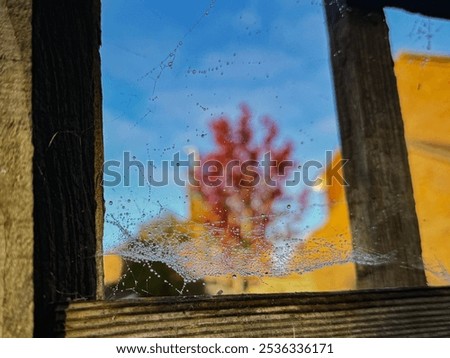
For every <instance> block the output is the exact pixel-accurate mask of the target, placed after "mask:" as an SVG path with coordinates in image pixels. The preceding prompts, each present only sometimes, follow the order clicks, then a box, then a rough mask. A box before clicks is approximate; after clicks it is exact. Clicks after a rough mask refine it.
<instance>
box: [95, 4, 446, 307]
mask: <svg viewBox="0 0 450 358" xmlns="http://www.w3.org/2000/svg"><path fill="white" fill-rule="evenodd" d="M408 16H409V15H405V14H404V13H403V12H398V11H393V10H392V11H391V10H389V11H388V20H389V23H391V22H392V23H395V24H396V25H395V26H393V29H392V30H391V35H392V39H391V40H392V41H391V42H392V45H393V53H394V55H395V58H396V61H397V64H396V71H397V76H398V79H399V81H400V82H401V81H403V82H402V83H399V88H400V96H401V101H402V110H403V111H404V115H405V114H406V112H405V111H406V110H405V108H404V106H405V103H406V102H405V101H410V102H411V101H415V100H408V99H404V98H406V97H407V96H408V94H407V92H406V91H404V90H403V88H404V87H405V86H407V85H406V82H407V81H409V80H410V77H411V76H410V72H411V73H412V72H414V73H416V72H417V70H416V69H411V70H408V69H406V70H402V67H401V66H402V64H408V65H410V64H411V66H413V65H414V66H415V65H416V64H418V68H419V69H420V68H423V65H424V64H426V65H427V66H428V59H430V58H431V57H432V56H431V51H435V53H440V54H441V55H442V54H445V53H444V51H445V50H443V48H444V38H445V33H447V34H448V29H447V28H444V27H442V26H441V27H440V25H439V26H438V25H436V24H437V23H436V24H435V22H433V23H432V25H430V24H429V23H428V22H427V21H428V20H417V19H418V18H416V17H413V21H411V17H408ZM421 21H425V22H421ZM433 21H434V20H433ZM424 24H425V25H424ZM439 24H441V23H440V22H439ZM427 31H428V32H427ZM430 32H431V34H432V36H431V37H430V36H429V34H430ZM443 34H444V35H443ZM447 38H448V37H447ZM441 46H442V47H441ZM402 51H403V52H402ZM412 52H414V54H411V53H412ZM417 52H420V53H421V54H423V53H425V54H426V56H425V57H423V61H422V57H420V55H417ZM433 53H434V52H433ZM417 56H419V57H417ZM418 58H420V60H418ZM421 61H422V62H423V63H422V62H421ZM441 62H442V61H441ZM441 62H439V63H441ZM421 66H422V67H421ZM330 68H331V66H330V55H329V50H328V41H327V29H326V23H325V17H324V14H323V5H322V2H321V1H295V0H284V1H277V2H262V1H250V0H246V1H240V2H231V1H209V0H202V1H195V2H179V1H173V0H172V1H152V2H146V1H137V0H135V1H131V2H130V1H122V0H115V1H108V2H104V3H103V46H102V72H103V92H104V128H105V129H104V133H105V157H106V160H105V167H104V189H105V200H106V218H105V237H104V246H105V261H104V262H105V280H106V284H107V295H108V297H110V298H120V297H124V296H127V297H129V296H146V295H188V294H212V295H216V294H219V295H220V294H239V293H268V292H296V291H327V290H349V289H354V288H355V263H366V264H367V263H369V264H371V265H376V264H378V263H382V262H385V261H386V260H389V257H386V256H385V255H379V254H377V252H370V253H368V252H362V251H360V250H352V241H351V234H350V229H349V221H348V207H347V204H346V200H345V193H344V186H345V180H344V178H343V173H342V168H343V166H345V158H341V154H340V150H339V137H338V130H337V121H336V112H335V104H334V94H333V87H332V76H331V69H330ZM427 68H428V67H427ZM399 71H406V72H404V73H405V76H404V77H405V80H402V79H401V73H400V72H399ZM408 71H410V72H408ZM428 76H430V75H429V74H428V73H424V74H423V77H427V78H428ZM436 76H437V75H436ZM437 77H439V76H437ZM441 82H442V80H441ZM444 82H445V80H444ZM444 82H442V83H444ZM442 83H441V85H442ZM449 83H450V82H449ZM433 91H434V90H433ZM444 97H445V95H443V99H442V101H445V99H444ZM408 103H409V102H408ZM446 103H447V104H448V100H447V102H446ZM433 107H434V106H433ZM443 111H447V112H446V113H447V114H448V113H449V111H448V109H446V110H444V109H443ZM411 112H413V113H417V110H416V109H411ZM441 115H445V114H441ZM408 118H409V117H408ZM439 118H441V117H439ZM408 120H409V119H405V129H406V135H407V141H408V150H409V151H410V162H411V167H412V171H413V181H414V191H415V195H416V202H417V206H418V207H417V211H418V214H419V220H420V221H421V234H423V230H424V229H423V228H424V226H423V223H425V222H428V223H429V222H430V221H429V220H431V218H430V217H432V218H433V220H437V219H435V216H434V214H430V215H428V216H427V214H424V213H429V210H428V209H427V205H431V203H432V201H433V200H435V199H434V198H435V196H436V195H435V194H432V193H430V191H428V189H424V190H423V193H425V194H424V195H425V196H427V198H428V199H427V200H428V201H429V203H428V204H421V203H422V202H423V203H425V201H423V200H424V199H421V198H419V197H418V195H419V192H420V190H421V188H424V186H423V181H427V180H432V181H433V183H434V184H433V185H435V186H436V189H437V188H440V187H441V185H442V183H443V178H444V177H439V178H440V179H439V178H438V177H436V178H434V177H433V178H432V179H430V178H428V177H427V173H430V172H431V171H430V170H431V169H429V168H428V167H427V168H423V169H421V173H423V175H422V179H420V180H422V181H421V182H416V174H415V172H414V170H415V169H414V164H413V162H412V160H413V159H412V154H411V153H412V152H411V150H412V149H411V148H412V147H411V143H414V144H413V145H414V146H416V147H414V148H419V147H420V148H424V145H430V143H429V142H430V141H431V142H432V141H433V140H435V139H437V138H439V140H440V138H441V137H445V135H446V133H448V131H445V128H444V124H441V126H442V127H439V128H441V129H436V132H437V131H439V132H440V133H439V135H440V136H441V137H439V136H438V135H435V136H434V137H433V138H434V139H433V138H431V137H427V138H426V139H427V143H425V144H424V143H422V142H421V139H420V138H419V139H417V138H415V137H414V136H412V137H411V138H414V139H413V141H412V142H411V140H409V139H408V138H409V137H408V136H409V134H408V133H409V131H410V130H409V127H408V123H413V122H414V123H415V120H414V119H413V120H411V121H410V122H407V121H408ZM427 120H428V119H427ZM437 122H439V119H436V123H437ZM441 122H445V120H444V117H442V120H441ZM447 122H448V121H447ZM433 123H434V122H433ZM411 128H412V127H411ZM433 128H434V127H433ZM428 130H429V133H430V135H431V133H432V132H433V129H432V128H431V127H429V128H428ZM411 131H412V130H411ZM411 133H412V132H411ZM423 133H425V132H423ZM419 142H420V143H419ZM433 143H434V142H433ZM445 143H447V144H448V141H447V142H445V140H444V141H439V143H438V144H439V150H437V149H436V148H435V149H434V152H433V153H437V152H439V153H441V155H444V157H445V146H446V144H445ZM418 146H419V147H418ZM431 146H433V144H431ZM427 148H428V147H427ZM442 148H444V149H442ZM418 150H419V149H418ZM442 153H444V154H442ZM443 160H444V161H445V159H443ZM426 161H428V159H426ZM441 162H442V160H441ZM441 165H442V163H441ZM439 168H440V167H439ZM438 171H439V172H441V173H443V171H442V168H440V169H439V170H438ZM417 183H419V184H417ZM430 185H431V184H430ZM444 192H445V190H443V191H442V193H444ZM445 198H448V196H447V197H445V196H444V195H442V200H443V201H442V203H440V204H439V207H440V208H441V209H440V213H441V214H445V211H446V209H445V208H446V206H445V204H444V202H445V200H447V201H446V203H448V199H445ZM420 205H424V206H422V208H421V207H420ZM447 207H448V205H447ZM424 215H425V216H424ZM444 216H445V215H444ZM444 216H442V215H441V216H440V217H441V218H442V220H441V221H440V222H441V223H444V221H445V220H444V219H443V217H444ZM447 216H448V211H447ZM433 220H432V222H433V224H428V225H429V227H436V226H435V221H433ZM444 227H445V228H444ZM442 230H444V231H443V232H439V233H436V235H438V236H436V237H440V238H443V237H444V236H445V235H447V236H446V237H448V230H449V229H448V226H445V224H443V229H442ZM445 230H447V231H446V234H445ZM434 240H435V241H433V244H432V245H430V246H429V247H433V250H434V251H433V250H432V252H431V253H429V252H428V251H427V249H426V248H425V247H423V251H424V253H425V254H427V255H428V254H429V256H430V257H431V256H433V255H436V253H437V252H443V251H441V246H442V245H444V244H443V241H441V243H442V245H441V244H436V242H437V241H436V239H434ZM439 240H441V239H439ZM422 244H423V245H424V243H423V242H422ZM439 245H441V246H439ZM447 249H448V246H447ZM447 257H450V255H447ZM433 265H434V266H433V267H438V269H435V268H433V269H431V266H430V265H428V266H427V267H426V269H427V270H428V271H430V272H431V271H432V270H434V271H439V270H440V269H439V267H441V268H443V270H440V271H439V272H441V273H440V274H439V277H440V278H443V277H444V276H445V272H447V271H446V270H447V266H445V265H447V264H446V263H445V261H442V259H441V258H439V257H437V261H436V263H433ZM439 265H441V266H439ZM444 269H445V270H444ZM434 271H433V272H434ZM427 275H428V273H427ZM430 282H431V281H430ZM433 282H434V281H433ZM436 282H437V281H436ZM439 282H441V281H439Z"/></svg>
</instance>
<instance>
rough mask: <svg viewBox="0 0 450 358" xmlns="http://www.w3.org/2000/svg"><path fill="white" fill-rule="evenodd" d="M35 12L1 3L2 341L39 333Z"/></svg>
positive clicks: (20, 0)
mask: <svg viewBox="0 0 450 358" xmlns="http://www.w3.org/2000/svg"><path fill="white" fill-rule="evenodd" d="M31 14H32V1H31V0H14V1H13V0H10V1H7V0H0V337H30V336H32V334H33V172H32V167H33V164H32V158H33V145H32V128H31V91H32V90H31V82H32V81H31V31H32V30H31V28H32V26H31ZM19 317H20V319H18V318H19Z"/></svg>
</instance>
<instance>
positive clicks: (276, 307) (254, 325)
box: [57, 288, 450, 337]
mask: <svg viewBox="0 0 450 358" xmlns="http://www.w3.org/2000/svg"><path fill="white" fill-rule="evenodd" d="M57 318H58V319H57V327H58V332H57V333H58V334H59V335H61V336H66V337H437V336H443V337H448V336H450V288H430V289H428V288H427V289H391V290H379V291H359V292H356V291H354V292H343V293H298V294H290V295H239V296H213V297H184V298H182V297H180V298H176V297H175V298H150V299H141V300H133V301H127V300H123V301H96V302H72V303H70V304H69V305H68V306H60V307H59V308H58V309H57Z"/></svg>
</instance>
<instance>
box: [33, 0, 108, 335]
mask: <svg viewBox="0 0 450 358" xmlns="http://www.w3.org/2000/svg"><path fill="white" fill-rule="evenodd" d="M99 2H100V1H99V0H86V1H48V0H35V1H33V53H32V59H33V97H32V104H33V114H32V118H33V143H34V147H35V155H34V182H33V185H34V193H35V195H34V202H35V210H34V222H35V225H34V237H35V240H34V284H35V330H34V334H35V336H39V337H41V336H44V337H45V336H52V335H53V329H54V325H53V322H54V316H53V312H54V309H53V305H54V304H55V303H56V302H64V301H65V300H71V299H77V298H89V299H94V298H95V297H96V295H97V285H98V281H97V270H98V263H97V260H96V256H97V254H98V253H99V252H101V251H97V249H98V245H99V240H98V238H99V235H100V234H101V231H99V230H98V229H97V228H96V223H97V224H98V220H99V219H98V218H99V217H100V216H101V213H100V214H99V211H97V209H98V207H97V202H96V194H97V197H98V196H99V195H100V194H99V191H98V185H97V186H96V181H95V180H96V175H97V177H98V169H96V167H95V162H96V160H97V161H98V160H101V157H96V155H95V152H96V150H97V151H98V150H100V148H99V147H101V143H98V142H97V143H96V142H95V139H96V138H97V140H99V135H100V134H99V130H100V128H99V125H100V124H99V120H100V119H99V118H100V115H101V114H100V112H99V104H98V101H99V100H100V98H99V76H100V72H99V69H96V66H99V60H98V47H99V45H100V43H99V34H100V32H99V27H100V20H99V18H100V17H99V13H98V11H99ZM95 11H97V12H96V13H95Z"/></svg>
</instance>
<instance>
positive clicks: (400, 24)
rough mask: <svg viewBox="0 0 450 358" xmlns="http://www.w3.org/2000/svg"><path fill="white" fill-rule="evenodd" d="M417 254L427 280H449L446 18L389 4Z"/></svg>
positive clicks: (449, 25) (449, 31)
mask: <svg viewBox="0 0 450 358" xmlns="http://www.w3.org/2000/svg"><path fill="white" fill-rule="evenodd" d="M387 19H388V23H389V27H390V36H391V37H390V40H391V45H392V52H393V57H394V59H395V73H396V76H397V82H398V87H399V88H398V90H399V95H400V102H401V108H402V114H403V121H404V126H405V138H406V143H407V147H408V155H409V165H410V169H411V177H412V182H413V189H414V199H415V202H416V211H417V216H418V221H419V229H420V235H421V243H422V256H423V261H424V266H425V271H426V276H427V283H428V285H430V286H436V285H448V284H449V282H450V274H449V272H450V244H449V242H450V241H449V238H450V220H448V218H449V214H450V189H449V187H448V185H447V184H446V181H447V178H448V177H449V175H450V135H449V133H450V120H449V119H450V118H449V117H450V46H449V42H448V39H449V36H450V22H449V21H445V20H440V19H433V18H428V17H425V16H420V15H413V14H408V13H406V12H403V11H400V10H388V11H387Z"/></svg>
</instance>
